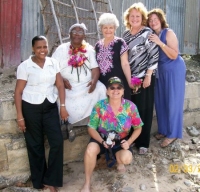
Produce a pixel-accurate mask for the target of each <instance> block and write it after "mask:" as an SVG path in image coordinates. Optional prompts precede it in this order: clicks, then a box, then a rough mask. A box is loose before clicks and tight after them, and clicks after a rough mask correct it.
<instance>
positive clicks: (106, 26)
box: [95, 13, 132, 100]
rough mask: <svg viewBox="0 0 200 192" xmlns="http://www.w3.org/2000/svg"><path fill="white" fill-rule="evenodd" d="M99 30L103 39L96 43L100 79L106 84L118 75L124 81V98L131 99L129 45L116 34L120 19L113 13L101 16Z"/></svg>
mask: <svg viewBox="0 0 200 192" xmlns="http://www.w3.org/2000/svg"><path fill="white" fill-rule="evenodd" d="M98 27H99V30H100V31H101V32H102V34H103V39H101V40H99V41H98V42H97V43H96V45H95V50H96V59H97V62H98V65H99V68H100V77H99V80H100V81H101V82H102V83H103V84H104V85H106V83H107V81H108V79H109V78H110V77H113V76H117V77H119V78H120V79H122V81H123V82H124V89H125V90H124V98H125V99H129V100H130V99H131V91H130V88H129V87H132V86H131V71H130V65H129V63H128V46H127V45H126V43H125V41H124V40H123V39H122V38H119V37H116V36H115V31H116V29H117V28H118V27H119V21H118V20H117V18H116V16H115V15H114V14H112V13H104V14H102V15H101V16H100V17H99V22H98Z"/></svg>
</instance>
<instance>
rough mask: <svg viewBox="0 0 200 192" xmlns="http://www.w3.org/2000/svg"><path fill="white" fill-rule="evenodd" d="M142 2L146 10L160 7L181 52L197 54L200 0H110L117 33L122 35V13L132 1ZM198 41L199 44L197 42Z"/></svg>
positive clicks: (198, 47)
mask: <svg viewBox="0 0 200 192" xmlns="http://www.w3.org/2000/svg"><path fill="white" fill-rule="evenodd" d="M136 2H142V3H143V4H144V5H145V6H146V7H147V10H151V9H153V8H161V9H163V10H164V12H165V13H166V16H167V22H168V24H169V27H170V28H171V29H173V30H174V32H175V33H176V35H177V38H178V40H179V50H180V52H181V53H187V54H197V53H198V51H199V50H198V49H200V43H199V40H198V39H199V38H200V37H199V31H200V26H199V23H200V21H199V20H200V0H192V1H187V0H176V1H172V0H168V1H167V0H143V1H138V0H111V3H112V8H113V13H115V14H116V16H117V18H118V19H119V22H120V27H119V28H118V30H117V35H118V36H122V33H123V31H124V30H125V27H124V24H123V13H124V11H125V10H126V9H127V8H128V7H129V6H131V5H132V4H133V3H136ZM198 43H199V44H198Z"/></svg>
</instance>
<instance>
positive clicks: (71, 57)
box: [52, 23, 106, 141]
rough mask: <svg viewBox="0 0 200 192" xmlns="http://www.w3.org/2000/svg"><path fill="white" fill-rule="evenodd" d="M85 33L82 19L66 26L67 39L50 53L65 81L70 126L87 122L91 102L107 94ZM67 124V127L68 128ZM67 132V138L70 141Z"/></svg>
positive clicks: (93, 51) (95, 101) (92, 104)
mask: <svg viewBox="0 0 200 192" xmlns="http://www.w3.org/2000/svg"><path fill="white" fill-rule="evenodd" d="M85 33H86V26H85V25H84V24H83V23H81V24H79V23H76V24H74V25H72V26H71V27H70V29H69V34H70V42H67V43H63V44H61V45H60V46H59V47H58V48H57V49H56V51H55V52H54V53H53V55H52V57H53V58H54V59H56V60H57V61H58V62H59V66H60V73H61V76H62V77H63V79H64V81H65V88H66V89H65V92H66V98H65V105H66V109H67V111H68V113H69V119H68V122H69V123H70V124H69V126H70V127H72V126H73V125H76V126H78V125H87V123H88V121H87V120H88V117H89V116H90V114H91V111H92V108H93V106H94V105H95V104H96V103H97V101H99V100H101V99H105V98H106V87H105V86H104V85H103V84H102V83H101V82H100V81H98V79H99V66H98V64H97V61H96V58H95V50H94V48H93V47H92V46H91V45H90V44H89V43H87V42H85V41H84V38H85ZM69 126H68V130H71V129H72V128H69ZM70 133H71V132H69V140H70V141H73V139H74V138H72V137H71V135H70Z"/></svg>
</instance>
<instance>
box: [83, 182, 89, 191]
mask: <svg viewBox="0 0 200 192" xmlns="http://www.w3.org/2000/svg"><path fill="white" fill-rule="evenodd" d="M81 192H90V185H87V184H84V186H83V188H82V189H81Z"/></svg>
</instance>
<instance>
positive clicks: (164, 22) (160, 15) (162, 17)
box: [147, 8, 169, 29]
mask: <svg viewBox="0 0 200 192" xmlns="http://www.w3.org/2000/svg"><path fill="white" fill-rule="evenodd" d="M153 14H155V15H157V17H158V19H159V20H160V23H161V28H162V29H164V28H168V27H169V24H168V23H167V19H166V16H165V13H164V11H163V10H162V9H159V8H156V9H152V10H151V11H149V13H148V19H147V25H148V27H149V19H150V17H151V16H152V15H153Z"/></svg>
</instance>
